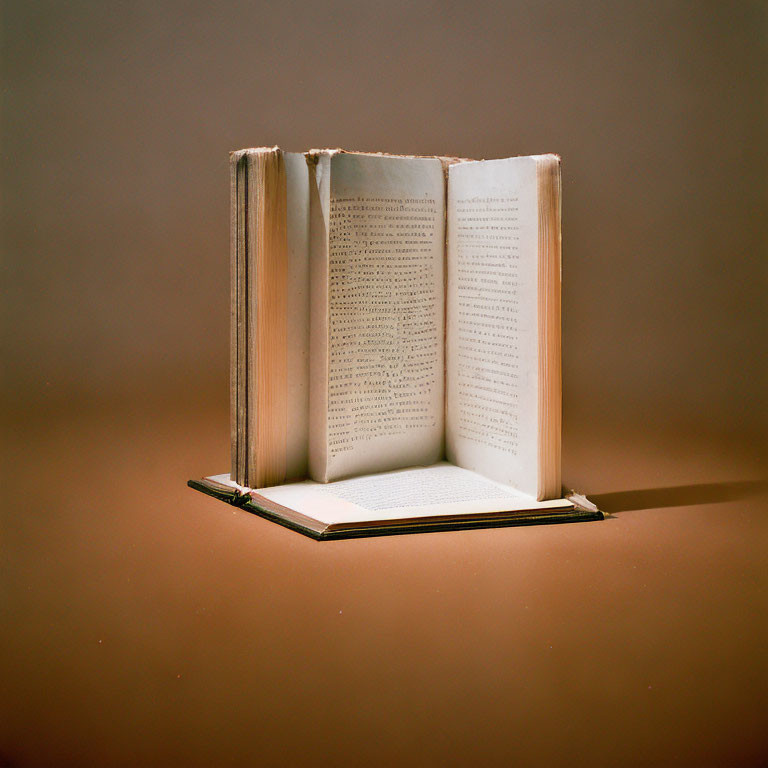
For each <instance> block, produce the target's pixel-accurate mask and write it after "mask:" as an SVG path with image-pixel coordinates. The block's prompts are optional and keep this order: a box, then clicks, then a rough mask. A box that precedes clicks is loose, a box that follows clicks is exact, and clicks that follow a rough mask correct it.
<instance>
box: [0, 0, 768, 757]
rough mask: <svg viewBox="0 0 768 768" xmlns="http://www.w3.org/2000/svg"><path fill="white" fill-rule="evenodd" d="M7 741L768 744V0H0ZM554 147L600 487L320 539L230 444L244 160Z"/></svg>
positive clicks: (764, 747)
mask: <svg viewBox="0 0 768 768" xmlns="http://www.w3.org/2000/svg"><path fill="white" fill-rule="evenodd" d="M2 36H3V50H2V66H3V83H4V86H3V90H2V158H1V161H2V227H3V229H2V270H3V281H2V292H3V295H2V302H1V303H2V313H3V322H2V329H1V333H0V344H1V346H0V351H1V352H2V360H3V361H4V365H3V366H2V381H1V382H0V388H1V392H0V394H1V395H2V402H3V406H2V412H3V419H4V422H5V428H4V430H3V436H4V445H3V455H2V457H0V458H2V468H3V475H4V476H5V482H4V484H3V485H4V490H5V489H8V490H6V491H5V493H4V499H5V502H4V503H3V505H2V526H3V532H2V539H3V541H2V555H1V556H2V567H3V574H4V575H3V579H2V584H0V589H2V603H1V605H0V608H1V609H2V612H3V614H4V619H3V627H4V629H3V631H2V637H0V651H2V655H1V656H0V691H2V694H1V695H2V698H1V699H0V765H3V764H7V765H19V766H21V765H51V766H52V765H73V766H74V765H138V764H142V765H176V764H180V765H186V766H190V765H229V764H231V765H240V764H254V763H259V764H265V765H267V764H269V765H272V764H275V765H286V764H291V765H295V764H306V763H307V762H310V761H311V762H314V763H325V762H327V763H329V764H337V765H338V764H368V765H379V764H381V765H391V764H398V763H399V764H403V763H414V764H430V763H431V764H444V765H448V764H451V765H466V764H471V763H473V762H476V763H477V764H483V763H484V764H494V763H495V764H498V763H500V762H508V761H511V760H514V761H515V762H516V764H518V765H527V764H531V765H559V764H569V765H574V764H581V763H584V764H593V765H594V764H597V765H614V764H615V765H624V766H626V765H666V764H669V765H697V766H704V765H729V766H734V765H765V764H766V762H768V737H766V735H765V728H764V726H765V720H766V717H765V715H766V711H768V662H767V661H766V658H767V657H766V654H765V648H766V644H767V643H768V626H767V624H766V609H767V608H768V598H767V597H766V589H767V587H768V568H767V567H766V566H768V558H766V555H765V553H764V550H765V540H766V539H765V537H766V534H768V526H767V524H766V518H767V517H768V515H767V514H766V511H767V509H766V498H765V497H766V495H765V483H764V479H765V466H766V465H765V448H766V442H767V441H766V418H767V414H766V401H767V398H766V397H765V392H766V387H767V385H768V377H767V376H766V332H767V331H768V327H767V326H766V311H765V292H766V287H768V285H767V282H768V281H766V276H767V268H766V263H767V262H766V256H767V255H768V210H767V207H768V206H767V205H766V203H767V202H768V192H767V187H766V184H767V182H766V179H767V178H768V152H767V151H766V138H767V137H768V130H767V129H768V113H767V109H766V106H767V105H766V101H767V98H768V96H767V94H768V87H767V86H768V78H767V77H766V74H767V72H766V68H767V63H768V11H767V6H766V5H765V4H764V3H762V2H732V3H723V2H703V1H702V2H658V3H644V2H617V3H599V2H593V3H586V4H585V3H580V2H569V1H567V0H553V1H551V2H535V3H534V2H530V3H527V2H526V3H523V2H509V3H502V2H487V1H486V0H478V1H477V2H471V3H470V2H443V3H430V2H415V3H405V2H400V0H395V1H394V2H386V3H381V4H373V3H365V2H363V3H352V2H343V1H342V0H333V1H332V2H329V3H316V4H311V3H308V2H284V3H274V4H267V3H242V2H232V3H218V4H213V3H210V2H182V1H181V0H175V1H174V2H165V3H158V2H131V3H120V2H116V0H106V1H104V2H78V1H74V2H68V3H58V2H56V3H54V2H19V1H15V2H8V1H6V2H5V3H4V4H3V12H2ZM273 143H277V144H280V145H281V146H282V147H284V148H286V149H290V150H303V149H306V148H309V147H315V146H342V147H345V148H348V149H361V150H383V151H388V152H393V153H424V154H457V155H462V156H468V157H478V158H479V157H504V156H509V155H514V154H528V153H540V152H550V151H552V152H558V153H559V154H561V155H562V158H563V182H564V191H563V198H564V200H563V205H564V220H563V237H564V245H563V253H564V270H563V276H564V292H563V301H564V389H565V401H564V416H565V426H564V466H563V469H564V480H565V482H566V484H568V485H570V486H575V487H578V488H580V489H581V490H583V491H585V492H587V493H589V494H592V495H594V496H595V497H596V498H597V499H598V500H599V501H600V503H601V504H602V505H603V506H604V507H605V508H606V509H608V510H609V511H613V512H615V513H616V515H615V517H614V518H613V519H611V520H609V521H608V522H606V523H603V524H597V525H581V526H562V527H544V528H537V529H507V530H503V531H473V532H465V533H449V534H426V535H420V536H402V537H394V538H387V539H378V540H371V541H352V542H336V543H333V544H327V545H322V544H316V543H314V542H311V541H309V540H305V539H303V538H302V537H300V536H298V535H296V534H294V533H292V532H290V531H286V530H284V529H281V528H279V527H277V526H273V525H270V524H268V523H266V522H264V521H261V520H259V519H258V518H254V517H251V516H248V515H245V514H243V513H241V512H233V511H232V510H229V509H227V508H226V507H224V506H223V505H219V504H216V502H213V501H211V500H207V499H205V498H203V497H202V496H197V495H195V494H193V493H192V492H191V491H189V490H187V489H186V488H184V482H185V481H186V479H188V478H189V477H200V476H202V475H205V474H211V473H216V472H221V471H225V470H226V469H227V465H228V425H227V407H228V406H227V398H228V394H227V386H228V374H227V367H228V359H227V358H228V328H227V323H228V290H229V283H228V275H227V270H228V193H229V188H228V165H227V163H228V157H227V152H228V151H229V150H231V149H236V148H240V147H244V146H253V145H262V144H273Z"/></svg>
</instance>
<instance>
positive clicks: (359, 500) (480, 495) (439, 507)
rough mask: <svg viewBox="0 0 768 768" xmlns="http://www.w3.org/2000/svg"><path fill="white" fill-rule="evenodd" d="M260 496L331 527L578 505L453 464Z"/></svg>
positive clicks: (303, 485)
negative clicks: (545, 497) (528, 493)
mask: <svg viewBox="0 0 768 768" xmlns="http://www.w3.org/2000/svg"><path fill="white" fill-rule="evenodd" d="M254 494H255V497H254V498H255V500H256V502H257V503H258V501H259V498H258V497H261V498H263V499H267V500H269V501H271V502H273V503H275V504H279V505H280V506H281V507H285V508H287V509H290V510H295V511H296V512H299V513H301V514H303V515H305V516H307V517H309V518H312V519H315V520H319V521H320V522H322V523H326V524H328V525H338V524H343V523H359V522H374V521H386V520H399V519H407V518H415V517H436V516H453V515H482V514H489V513H493V512H515V511H524V510H536V509H561V508H569V507H572V506H573V505H572V504H570V503H569V502H568V501H566V500H564V499H557V500H552V501H544V502H538V501H536V500H535V499H532V498H531V497H529V496H525V495H523V494H521V493H519V492H517V491H515V490H514V489H513V488H510V487H508V486H504V485H502V484H501V483H496V482H494V481H492V480H489V479H487V478H485V477H483V476H482V475H480V474H478V473H476V472H471V471H469V470H466V469H461V468H460V467H456V466H453V465H452V464H449V463H447V462H439V463H437V464H434V465H432V466H429V467H412V468H408V469H404V470H400V471H396V472H382V473H379V474H371V475H362V476H360V477H354V478H351V479H349V480H340V481H336V482H330V483H315V482H313V481H311V480H305V481H303V482H298V483H289V484H287V485H281V486H276V487H273V488H260V489H258V490H256V491H255V492H254Z"/></svg>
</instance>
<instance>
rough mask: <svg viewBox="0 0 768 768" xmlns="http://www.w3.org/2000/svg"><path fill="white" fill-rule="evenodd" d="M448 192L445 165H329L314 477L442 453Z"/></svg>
mask: <svg viewBox="0 0 768 768" xmlns="http://www.w3.org/2000/svg"><path fill="white" fill-rule="evenodd" d="M319 167H320V168H322V165H320V166H319ZM444 190H445V184H444V177H443V171H442V166H441V163H440V161H439V160H436V159H425V158H393V157H378V156H370V155H357V154H346V153H342V154H335V155H333V156H332V157H331V158H330V189H329V198H328V212H327V219H326V221H327V227H328V241H327V248H328V256H327V265H328V273H327V282H326V286H327V291H326V294H325V296H324V299H325V300H326V301H327V317H328V327H327V333H326V336H325V338H324V340H323V341H324V343H325V352H326V354H325V357H326V361H325V365H326V367H325V373H326V376H325V378H324V380H323V379H320V378H319V379H317V380H316V379H315V377H314V376H313V378H312V387H313V388H314V387H322V388H323V389H324V394H325V398H326V403H327V405H326V409H325V422H324V441H323V444H322V446H319V445H318V442H319V441H318V440H317V439H316V438H317V435H313V436H312V439H311V451H315V453H318V452H321V451H322V450H324V451H325V461H324V462H318V461H313V462H311V463H312V466H313V478H314V479H318V480H326V481H327V480H333V479H338V478H341V477H348V476H351V475H358V474H363V473H366V472H374V471H384V470H388V469H394V468H398V467H404V466H411V465H415V464H432V463H434V462H435V461H437V460H438V459H439V458H440V457H441V456H442V452H443V436H444V410H443V405H444V399H443V397H444V383H443V381H444V346H443V338H444V210H445V207H444V206H445V200H444ZM313 258H314V255H313ZM313 279H314V278H313ZM314 316H315V315H314V314H313V322H314ZM318 321H319V318H318ZM316 352H317V350H315V349H314V348H313V351H312V354H313V357H316V358H317V359H320V358H321V357H322V355H319V354H316ZM313 398H314V401H315V402H318V403H321V402H322V401H323V396H322V394H320V395H315V394H314V393H313ZM320 465H323V466H320ZM323 469H324V470H325V471H324V473H323V471H322V470H323Z"/></svg>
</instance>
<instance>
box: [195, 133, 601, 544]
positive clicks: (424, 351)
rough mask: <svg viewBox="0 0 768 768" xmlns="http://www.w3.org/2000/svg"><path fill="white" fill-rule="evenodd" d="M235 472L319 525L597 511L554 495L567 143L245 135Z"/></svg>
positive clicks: (361, 529)
mask: <svg viewBox="0 0 768 768" xmlns="http://www.w3.org/2000/svg"><path fill="white" fill-rule="evenodd" d="M230 169H231V201H232V204H231V254H230V274H231V297H232V302H231V337H230V344H231V368H230V426H231V469H230V473H229V475H216V476H212V477H209V478H206V479H205V480H203V481H195V482H193V483H191V484H192V485H193V487H195V488H197V489H198V490H202V491H205V492H207V493H209V494H211V495H214V496H216V497H217V498H221V499H223V500H226V501H229V502H230V503H235V504H237V505H239V506H243V507H244V508H252V509H251V511H256V512H257V513H259V514H263V515H265V516H267V517H270V519H279V520H280V521H282V522H283V523H284V524H289V525H290V526H291V527H293V528H295V529H297V530H301V531H302V532H304V533H309V534H310V535H314V536H315V537H317V538H332V537H339V536H341V535H366V534H367V535H370V534H371V533H372V532H375V533H378V532H391V531H393V530H395V529H398V530H399V529H402V530H413V529H420V530H421V529H435V528H441V527H455V526H473V525H474V526H477V525H490V524H496V525H508V524H521V523H525V522H542V521H552V522H555V521H564V520H573V519H599V518H600V517H601V515H600V513H599V511H597V510H594V509H589V508H588V507H589V506H590V505H589V503H588V502H586V505H585V504H583V503H582V504H576V505H574V503H573V500H569V499H565V498H562V489H561V477H560V433H561V368H560V356H561V335H560V280H561V277H560V275H561V268H560V260H561V246H560V240H561V237H560V208H561V203H560V200H561V184H560V158H559V157H558V156H557V155H552V154H549V155H534V156H528V157H512V158H506V159H500V160H482V161H472V160H467V159H464V158H455V157H420V156H399V155H398V156H395V155H385V154H374V153H361V152H345V151H342V150H334V149H331V150H327V149H326V150H310V151H309V152H307V153H292V152H284V151H282V150H281V149H279V148H278V147H271V148H266V147H262V148H256V149H245V150H240V151H238V152H233V153H232V154H231V156H230Z"/></svg>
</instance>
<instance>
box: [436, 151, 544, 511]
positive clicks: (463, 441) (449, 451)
mask: <svg viewBox="0 0 768 768" xmlns="http://www.w3.org/2000/svg"><path fill="white" fill-rule="evenodd" d="M447 208H448V211H447V212H448V215H447V219H448V249H447V253H448V255H447V262H448V264H447V270H448V281H447V305H446V321H447V336H446V455H447V457H448V460H449V461H452V462H454V463H455V464H457V465H458V466H460V467H465V468H466V469H470V470H474V471H477V472H480V473H482V474H483V475H485V476H486V477H489V478H492V479H493V480H497V481H498V482H501V483H505V484H507V485H511V486H513V487H514V488H517V489H519V490H520V491H522V492H524V493H526V494H530V495H532V496H534V497H535V496H536V493H537V482H538V467H537V462H538V452H537V449H538V437H537V435H538V308H537V279H538V277H537V276H538V207H537V183H536V163H535V160H534V159H533V158H528V157H523V158H510V159H507V160H489V161H482V162H471V163H461V164H458V165H454V166H452V167H451V168H450V171H449V181H448V206H447Z"/></svg>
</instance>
